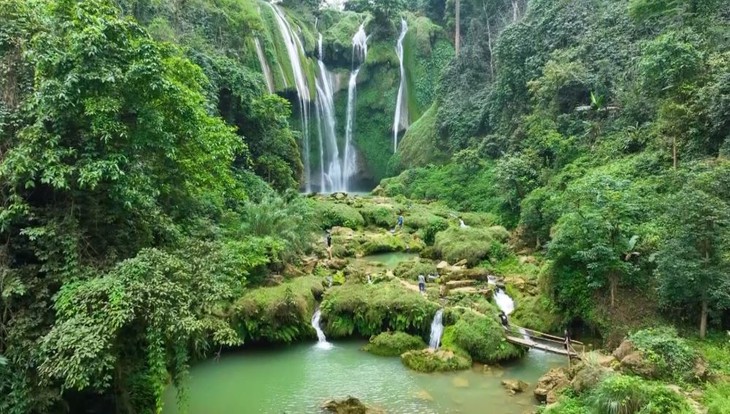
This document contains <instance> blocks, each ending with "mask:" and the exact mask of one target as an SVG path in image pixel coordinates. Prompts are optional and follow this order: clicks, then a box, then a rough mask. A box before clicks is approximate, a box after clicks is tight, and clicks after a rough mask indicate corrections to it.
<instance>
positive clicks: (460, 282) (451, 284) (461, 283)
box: [446, 279, 476, 289]
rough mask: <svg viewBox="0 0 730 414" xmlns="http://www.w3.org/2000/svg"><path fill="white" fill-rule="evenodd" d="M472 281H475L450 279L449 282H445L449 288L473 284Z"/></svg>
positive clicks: (473, 281)
mask: <svg viewBox="0 0 730 414" xmlns="http://www.w3.org/2000/svg"><path fill="white" fill-rule="evenodd" d="M474 283H476V281H475V280H469V279H466V280H451V281H449V282H446V287H447V288H449V289H456V288H460V287H466V286H473V285H474Z"/></svg>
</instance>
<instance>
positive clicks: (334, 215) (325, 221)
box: [315, 200, 365, 229]
mask: <svg viewBox="0 0 730 414" xmlns="http://www.w3.org/2000/svg"><path fill="white" fill-rule="evenodd" d="M315 211H316V212H317V216H318V217H319V220H320V226H321V228H322V229H330V228H332V227H335V226H339V227H349V228H351V229H358V228H361V227H362V226H364V225H365V219H364V218H363V217H362V215H361V214H360V212H359V211H357V209H356V208H354V207H350V206H348V205H347V204H342V203H336V202H332V201H324V200H319V201H316V202H315Z"/></svg>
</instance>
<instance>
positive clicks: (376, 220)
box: [360, 204, 398, 229]
mask: <svg viewBox="0 0 730 414" xmlns="http://www.w3.org/2000/svg"><path fill="white" fill-rule="evenodd" d="M360 214H361V215H362V217H363V219H364V220H365V224H367V225H368V226H375V227H381V228H384V229H391V228H393V227H394V226H395V224H396V221H397V218H398V211H397V210H396V209H394V208H393V206H390V205H378V204H365V205H364V206H363V207H362V208H360Z"/></svg>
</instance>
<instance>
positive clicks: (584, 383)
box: [570, 365, 612, 393]
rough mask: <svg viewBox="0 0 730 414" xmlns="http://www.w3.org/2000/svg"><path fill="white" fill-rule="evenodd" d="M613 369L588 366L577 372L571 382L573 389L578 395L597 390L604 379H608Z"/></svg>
mask: <svg viewBox="0 0 730 414" xmlns="http://www.w3.org/2000/svg"><path fill="white" fill-rule="evenodd" d="M610 372H612V370H611V369H608V368H605V367H602V366H600V365H586V366H583V367H582V369H580V370H578V371H576V373H575V375H574V376H573V380H572V381H571V382H570V386H571V388H573V390H575V391H576V392H578V393H581V392H583V391H587V390H591V389H593V388H595V387H596V386H597V385H598V384H599V383H600V382H601V380H603V378H605V377H606V375H608V374H609V373H610Z"/></svg>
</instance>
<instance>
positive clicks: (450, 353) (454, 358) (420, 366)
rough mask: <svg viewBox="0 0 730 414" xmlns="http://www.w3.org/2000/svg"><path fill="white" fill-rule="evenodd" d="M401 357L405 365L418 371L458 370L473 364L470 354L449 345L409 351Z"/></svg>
mask: <svg viewBox="0 0 730 414" xmlns="http://www.w3.org/2000/svg"><path fill="white" fill-rule="evenodd" d="M400 358H401V362H403V365H405V366H406V367H408V368H410V369H412V370H414V371H418V372H442V371H458V370H463V369H469V368H471V364H472V362H471V359H470V358H469V355H468V354H466V353H465V352H463V351H459V350H456V349H449V348H448V347H442V348H440V349H438V350H433V349H423V350H420V351H409V352H406V353H404V354H403V355H401V357H400Z"/></svg>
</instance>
